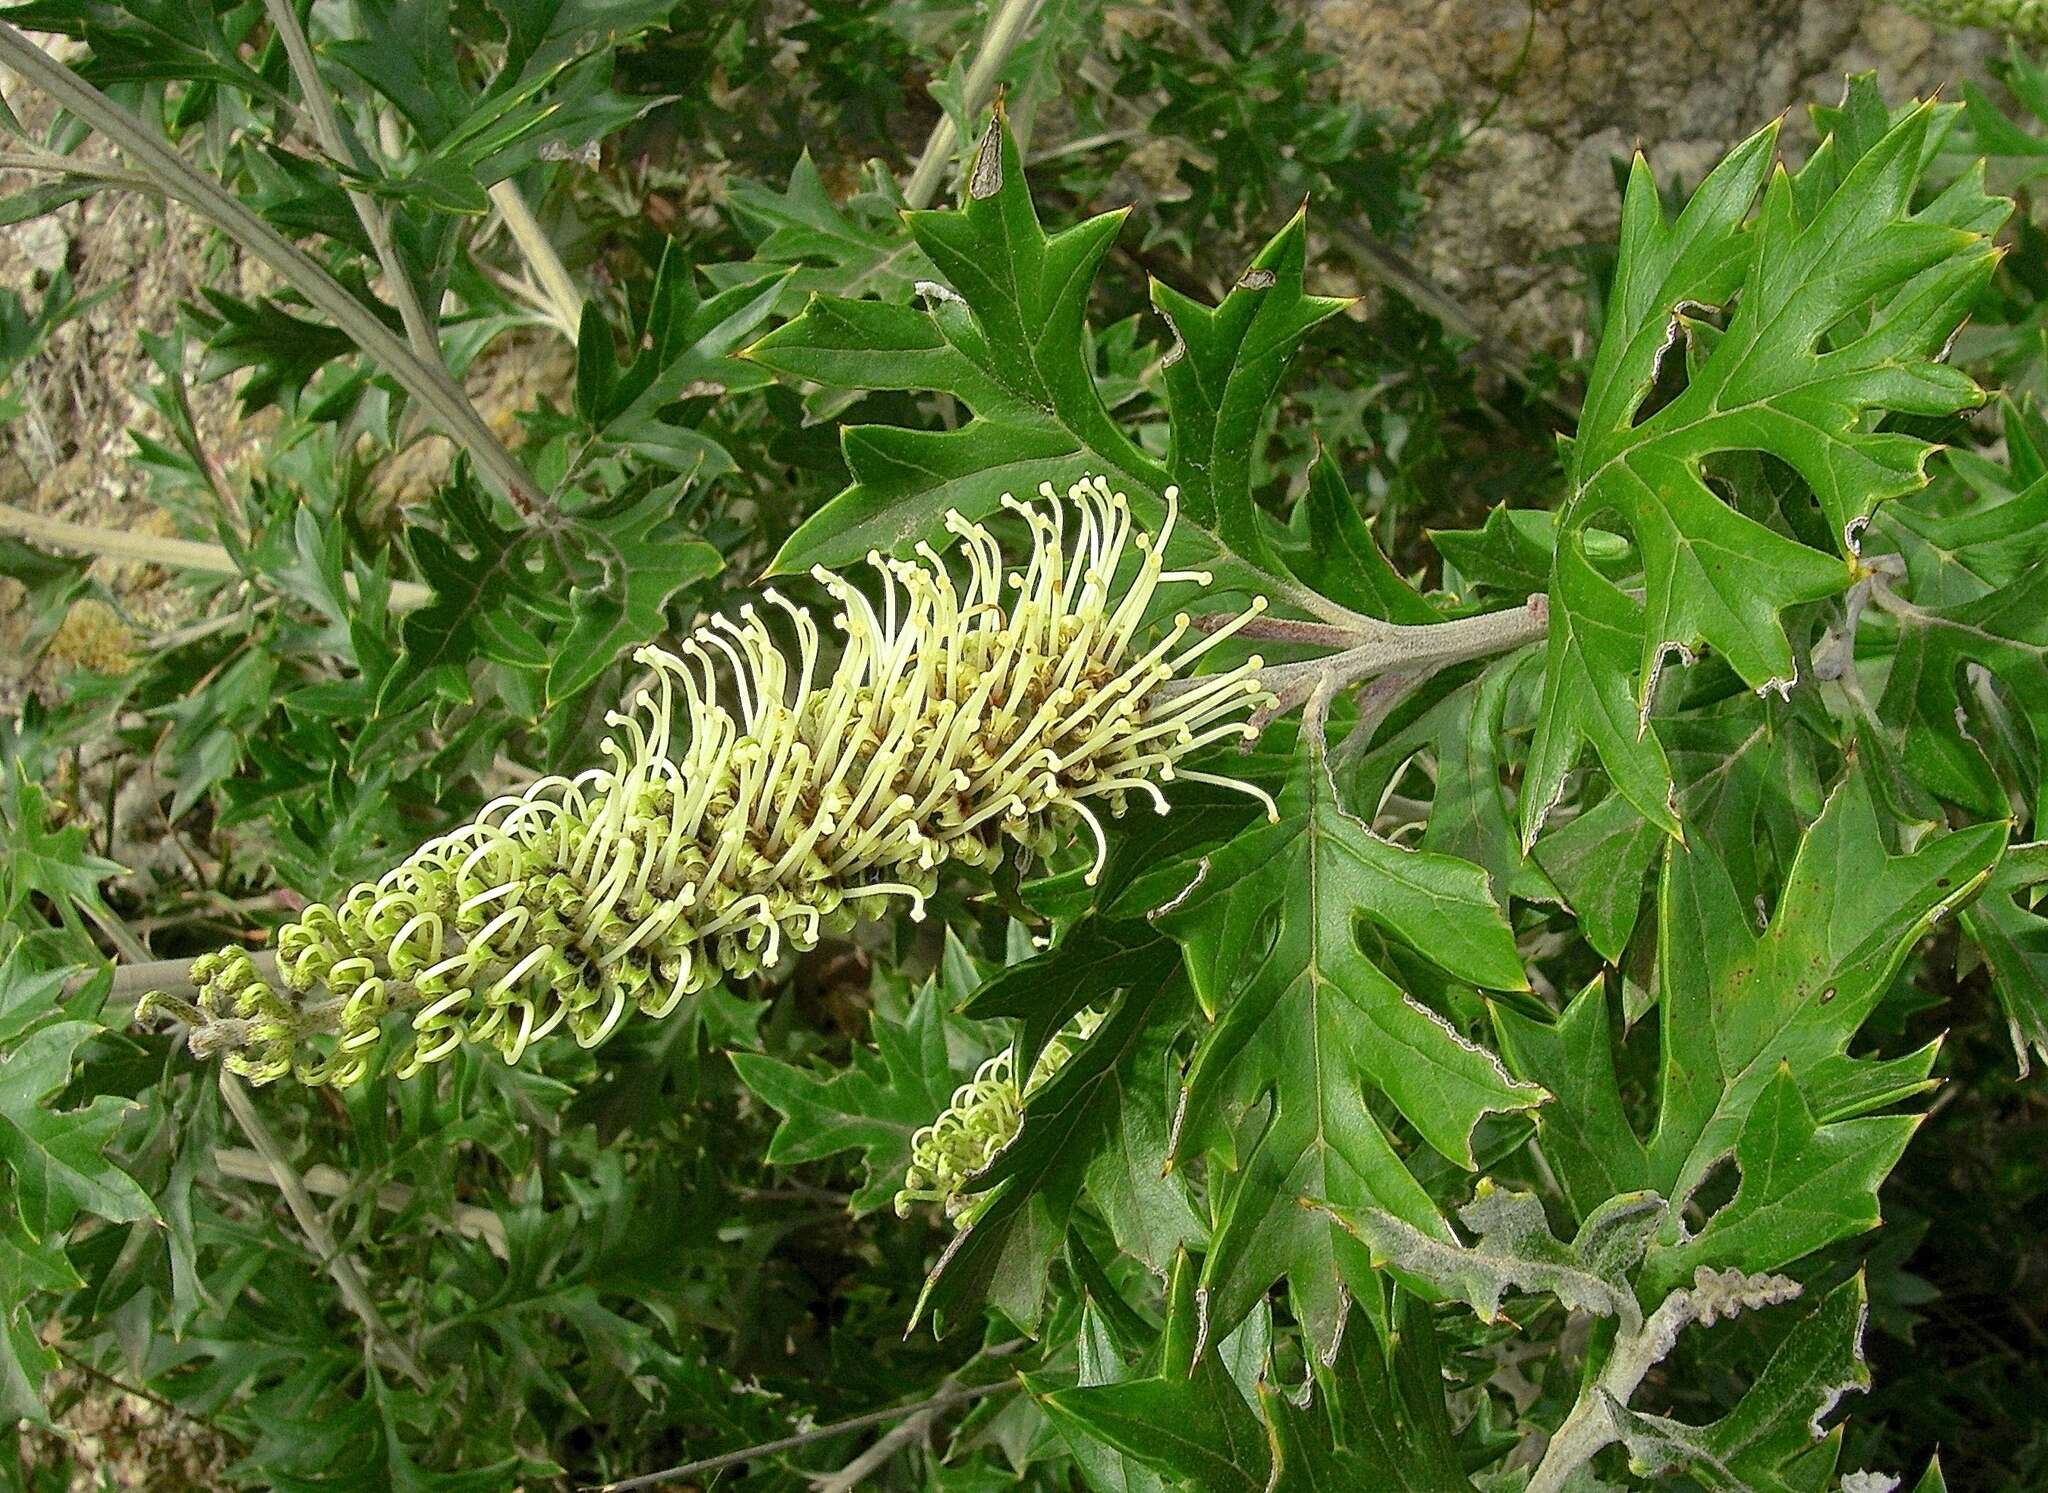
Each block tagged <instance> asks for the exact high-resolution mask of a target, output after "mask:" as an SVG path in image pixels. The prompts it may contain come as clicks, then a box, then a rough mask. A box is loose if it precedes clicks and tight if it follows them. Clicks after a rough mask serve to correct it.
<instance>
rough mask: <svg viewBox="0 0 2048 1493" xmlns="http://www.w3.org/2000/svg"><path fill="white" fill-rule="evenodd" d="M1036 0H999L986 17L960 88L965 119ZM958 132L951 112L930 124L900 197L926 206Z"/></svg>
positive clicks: (989, 87) (981, 99) (983, 98)
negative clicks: (983, 31)
mask: <svg viewBox="0 0 2048 1493" xmlns="http://www.w3.org/2000/svg"><path fill="white" fill-rule="evenodd" d="M1038 6H1039V0H1002V3H1001V4H999V5H998V6H997V7H996V8H995V12H994V14H992V15H991V16H990V17H989V20H988V30H987V31H986V32H985V33H983V35H982V38H981V50H980V51H979V52H977V53H975V56H974V65H973V66H972V67H970V68H968V70H967V82H966V84H965V85H964V86H963V87H962V88H961V90H960V108H961V112H962V113H964V114H965V115H966V116H967V117H968V118H969V119H972V118H973V117H974V116H975V115H976V114H977V113H979V112H980V110H981V107H982V105H983V104H985V103H987V102H988V99H989V95H990V94H991V93H993V92H994V91H995V83H996V74H998V73H1000V72H1001V71H1002V70H1003V65H1004V64H1005V63H1007V62H1008V61H1009V60H1010V54H1011V53H1012V52H1014V51H1016V50H1017V44H1018V43H1019V42H1021V41H1022V40H1023V39H1024V33H1025V31H1026V30H1027V29H1028V28H1029V27H1030V25H1031V20H1032V18H1033V17H1034V16H1036V15H1037V14H1038ZM959 138H960V134H959V131H958V130H956V129H955V128H954V126H953V116H952V115H951V114H946V115H943V116H942V117H941V118H940V120H939V122H938V123H937V124H935V125H933V126H932V132H931V135H930V137H929V138H928V139H926V141H925V142H924V154H923V155H921V156H919V157H918V158H917V165H916V167H915V168H914V169H913V170H912V171H911V173H910V184H909V185H908V186H906V187H905V188H904V189H903V200H904V201H905V202H907V203H908V204H910V206H911V207H913V208H923V207H930V206H931V203H932V198H934V197H936V196H937V195H938V193H939V186H940V183H941V182H942V181H944V179H945V175H946V167H947V166H948V165H950V164H951V163H952V159H953V147H954V145H955V143H956V142H957V141H958V140H959Z"/></svg>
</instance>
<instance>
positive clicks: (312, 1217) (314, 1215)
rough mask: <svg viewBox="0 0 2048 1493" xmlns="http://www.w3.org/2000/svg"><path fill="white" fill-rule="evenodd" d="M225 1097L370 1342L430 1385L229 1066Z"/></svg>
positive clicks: (222, 1090)
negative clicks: (393, 1332)
mask: <svg viewBox="0 0 2048 1493" xmlns="http://www.w3.org/2000/svg"><path fill="white" fill-rule="evenodd" d="M220 1096H221V1098H222V1099H223V1100H225V1101H226V1102H227V1106H228V1112H229V1113H230V1114H232V1115H233V1116H234V1117H235V1123H236V1124H238V1125H240V1126H241V1127H242V1133H243V1134H244V1135H246V1136H248V1137H249V1144H250V1145H252V1146H254V1147H255V1148H256V1154H257V1155H259V1156H261V1157H262V1158H263V1162H264V1165H266V1166H268V1167H269V1168H270V1176H271V1180H272V1181H273V1182H274V1183H276V1185H277V1190H278V1191H279V1192H281V1193H283V1194H284V1201H285V1206H286V1207H287V1208H289V1209H291V1213H292V1217H293V1218H295V1219H297V1220H298V1224H299V1228H300V1230H301V1231H302V1232H303V1233H304V1234H305V1236H306V1241H307V1243H309V1244H311V1245H312V1246H313V1253H314V1254H316V1255H318V1256H319V1257H320V1260H321V1262H322V1263H323V1264H325V1265H326V1267H327V1273H328V1274H329V1275H332V1276H333V1277H334V1284H335V1285H336V1286H337V1287H339V1288H340V1291H341V1299H342V1300H343V1301H344V1302H345V1303H346V1304H347V1305H348V1309H349V1310H350V1311H352V1312H354V1313H355V1314H356V1316H357V1317H359V1318H360V1319H361V1320H362V1324H363V1330H364V1331H365V1332H366V1333H367V1334H368V1336H369V1340H370V1343H371V1345H372V1346H373V1347H376V1348H381V1349H382V1350H383V1351H384V1353H385V1356H386V1357H388V1358H389V1359H390V1361H391V1363H392V1365H393V1367H395V1368H396V1369H397V1370H398V1371H399V1372H400V1373H401V1374H403V1375H405V1377H406V1378H408V1379H410V1380H412V1382H413V1383H414V1384H416V1385H418V1386H419V1387H420V1388H421V1389H426V1388H427V1387H428V1382H429V1381H428V1379H427V1376H426V1373H425V1371H424V1370H422V1369H421V1368H420V1366H419V1361H418V1360H417V1359H415V1358H414V1357H413V1356H412V1353H411V1351H410V1350H409V1349H408V1348H407V1347H406V1346H405V1344H403V1343H401V1342H400V1341H399V1340H398V1339H397V1337H396V1336H394V1335H393V1334H392V1331H391V1328H390V1325H389V1324H388V1323H386V1322H385V1320H384V1314H383V1313H382V1312H380V1311H378V1310H377V1303H376V1302H375V1301H373V1300H372V1299H371V1297H370V1288H369V1286H368V1285H366V1284H365V1283H364V1281H363V1276H362V1272H361V1271H359V1270H357V1269H356V1262H355V1261H354V1260H353V1259H352V1258H350V1257H349V1256H348V1255H346V1254H344V1253H342V1249H341V1245H340V1244H339V1243H338V1242H337V1241H336V1239H335V1237H334V1232H333V1230H331V1229H329V1228H328V1227H327V1220H326V1218H325V1217H324V1216H323V1215H322V1214H321V1212H320V1210H319V1208H318V1207H316V1206H315V1205H314V1202H313V1195H312V1194H311V1193H310V1192H308V1191H307V1190H306V1184H305V1182H304V1181H303V1180H302V1179H301V1178H300V1176H299V1174H298V1172H297V1171H296V1170H295V1169H294V1168H293V1166H292V1164H291V1161H290V1160H289V1159H288V1158H287V1157H286V1156H285V1154H284V1147H283V1146H282V1145H280V1144H279V1143H278V1139H277V1136H276V1135H275V1134H274V1133H273V1132H272V1131H271V1128H270V1125H269V1124H268V1122H266V1121H265V1120H264V1118H263V1115H262V1113H261V1112H260V1111H258V1109H257V1108H256V1106H255V1105H254V1104H252V1103H251V1102H250V1100H249V1091H248V1090H247V1089H245V1088H243V1087H242V1081H241V1080H240V1079H238V1078H236V1077H235V1076H234V1074H232V1073H229V1072H227V1071H226V1070H222V1072H221V1075H220Z"/></svg>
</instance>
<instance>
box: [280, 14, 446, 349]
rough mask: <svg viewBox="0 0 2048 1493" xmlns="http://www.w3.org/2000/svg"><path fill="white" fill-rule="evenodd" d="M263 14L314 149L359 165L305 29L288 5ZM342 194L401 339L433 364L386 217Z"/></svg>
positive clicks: (430, 335) (351, 192) (368, 202)
mask: <svg viewBox="0 0 2048 1493" xmlns="http://www.w3.org/2000/svg"><path fill="white" fill-rule="evenodd" d="M263 9H264V11H265V13H267V14H268V15H269V17H270V24H271V25H273V26H275V27H276V28H277V35H278V39H279V40H281V41H282V42H283V43H284V52H285V57H286V58H287V59H288V60H289V61H290V63H291V67H292V74H293V76H295V77H296V78H297V79H298V80H299V92H300V93H302V94H303V95H305V99H306V112H307V113H308V114H310V115H312V117H313V133H314V134H316V135H317V136H319V138H320V148H321V149H322V150H324V151H326V152H327V154H328V157H329V158H330V159H331V160H332V161H333V162H334V163H335V164H336V165H337V166H341V167H344V168H346V167H348V166H350V165H352V164H353V165H360V164H361V163H360V162H351V161H350V159H349V149H348V141H347V140H346V139H345V138H344V137H343V135H342V133H341V121H340V120H339V119H338V118H336V117H335V113H334V101H333V100H332V99H330V98H329V97H328V96H327V86H326V84H325V83H324V82H323V81H322V80H321V77H320V66H319V64H318V63H317V62H316V61H314V58H313V44H312V43H311V42H310V41H308V40H307V39H306V32H305V28H304V27H302V26H300V25H299V13H298V10H297V8H296V7H295V6H293V4H292V0H263ZM345 190H346V191H347V192H348V200H349V206H351V207H353V208H354V209H355V210H356V217H357V219H358V220H360V221H361V223H362V225H363V231H364V232H365V233H367V234H368V235H369V236H370V247H371V248H373V249H375V250H376V252H377V263H378V264H379V265H380V266H381V267H382V268H383V270H384V283H385V284H386V285H388V286H390V288H391V298H392V300H394V301H396V302H397V303H398V319H399V320H400V321H402V322H403V323H404V324H405V335H406V340H407V341H409V342H410V343H411V344H412V350H413V351H414V352H415V353H417V354H419V356H420V358H421V360H422V361H423V362H428V363H434V364H439V363H440V362H441V338H440V333H439V332H438V331H437V330H436V329H435V326H434V324H433V322H431V321H429V320H428V319H427V312H426V308H425V307H424V306H422V305H420V298H419V294H418V292H417V291H415V290H414V289H413V283H412V277H411V276H409V275H407V274H406V272H405V267H404V265H403V264H401V263H400V262H399V258H398V246H397V245H396V244H394V243H393V242H392V241H391V219H390V217H389V216H388V215H387V214H386V213H385V211H384V208H383V206H382V204H380V203H379V202H378V201H377V199H376V198H374V197H372V196H371V195H370V194H369V193H368V192H361V191H357V190H356V189H355V188H353V187H349V188H346V189H345Z"/></svg>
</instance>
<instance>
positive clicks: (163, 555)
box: [0, 22, 434, 612]
mask: <svg viewBox="0 0 2048 1493" xmlns="http://www.w3.org/2000/svg"><path fill="white" fill-rule="evenodd" d="M0 24H5V23H4V22H0ZM0 534H12V535H14V536H15V537H16V538H18V539H27V540H31V541H33V542H35V543H37V544H51V545H55V546H57V547H58V548H59V549H67V550H83V551H84V552H85V553H87V554H89V555H105V556H106V557H107V558H108V559H110V560H130V561H134V562H136V563H138V564H143V565H161V566H162V567H163V568H164V569H166V570H184V571H192V572H196V573H197V574H200V575H224V576H233V577H235V578H236V579H240V578H241V577H242V575H243V570H242V567H241V566H240V565H239V564H237V563H236V561H235V557H234V556H233V555H231V554H229V553H228V552H227V551H226V550H224V549H222V548H221V547H220V546H219V545H217V544H202V543H200V542H199V541H198V540H196V539H167V538H164V537H162V536H160V535H156V534H138V533H135V532H134V531H132V530H128V529H105V528H101V527H99V526H98V525H96V524H77V523H73V522H71V521H70V520H69V519H62V518H51V517H50V516H48V515H47V514H42V513H30V512H29V511H28V510H27V509H25V508H16V507H15V506H13V505H12V504H11V503H0ZM344 582H345V584H346V585H347V587H348V590H349V594H350V595H351V596H353V595H355V594H356V590H357V588H356V579H355V577H354V576H352V575H351V576H347V577H344ZM433 599H434V593H433V590H432V589H431V588H430V587H427V586H422V585H421V584H419V582H417V581H393V582H392V583H391V610H393V611H394V612H405V611H411V610H413V609H414V608H416V607H423V606H425V605H426V604H427V603H428V602H430V601H432V600H433Z"/></svg>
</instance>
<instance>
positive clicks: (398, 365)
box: [0, 21, 540, 513]
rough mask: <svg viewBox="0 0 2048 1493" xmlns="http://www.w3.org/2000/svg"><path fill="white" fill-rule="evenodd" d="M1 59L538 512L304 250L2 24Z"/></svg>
mask: <svg viewBox="0 0 2048 1493" xmlns="http://www.w3.org/2000/svg"><path fill="white" fill-rule="evenodd" d="M0 62H5V63H6V64H7V65H8V66H9V67H11V68H13V69H14V70H15V71H16V72H17V73H19V74H21V76H22V77H24V78H26V79H27V80H28V81H29V82H31V83H33V84H34V85H36V86H37V87H38V88H40V89H42V90H43V91H44V92H45V93H47V94H49V95H50V97H51V98H52V99H54V100H56V102H57V103H59V104H61V105H62V106H63V107H64V108H66V109H68V110H70V111H71V113H73V114H75V115H77V116H78V118H80V119H82V120H84V121H85V122H86V123H87V124H89V125H91V126H92V127H93V128H94V129H96V130H98V131H99V132H100V133H101V134H102V135H105V136H106V137H107V138H108V139H109V140H110V141H112V142H113V143H114V145H115V146H117V147H118V148H119V149H120V151H121V153H122V154H123V155H124V156H126V157H127V158H128V162H129V164H130V165H131V166H134V167H136V168H137V169H139V170H141V171H142V172H143V173H144V174H145V175H147V176H149V177H150V178H151V179H152V180H154V181H155V182H156V184H157V186H158V187H159V188H160V189H161V190H162V192H163V193H164V195H165V196H167V197H171V198H175V199H176V200H177V201H179V202H182V203H184V204H185V206H187V207H189V208H191V209H192V210H193V211H194V212H196V213H198V214H199V215H200V216H202V217H204V218H205V219H207V221H209V222H210V223H212V224H213V225H214V226H215V227H217V228H219V229H220V230H221V232H223V233H225V234H226V235H227V236H228V237H229V238H231V239H233V240H234V241H235V242H236V243H238V244H240V245H241V246H242V247H243V248H244V249H246V250H248V251H249V252H250V253H251V254H254V255H256V256H257V257H258V258H259V259H262V260H263V261H264V262H265V263H267V264H269V265H270V266H271V268H273V269H275V270H276V271H277V272H278V274H279V275H280V276H281V277H282V278H283V279H284V281H285V283H286V284H288V285H290V286H291V287H292V289H294V290H296V291H297V292H298V293H299V294H300V295H302V296H304V297H305V298H306V299H307V301H309V302H310V303H311V304H312V305H313V306H314V307H315V308H316V309H318V310H319V311H321V312H322V313H324V314H325V315H326V316H328V317H329V318H330V319H331V320H332V321H333V322H334V324H335V325H336V326H337V327H339V328H341V330H343V331H344V332H346V333H347V334H348V335H349V337H350V338H351V339H353V340H354V342H355V344H356V345H357V346H358V347H360V348H361V349H362V350H363V351H364V352H366V353H368V354H369V355H370V356H371V357H372V358H374V359H375V360H376V361H377V362H378V363H379V364H381V365H382V366H383V368H384V369H385V371H386V372H388V373H389V374H390V375H391V376H392V377H393V378H395V379H397V380H398V382H399V383H400V384H402V385H403V386H404V387H405V389H406V390H407V392H409V393H410V394H411V395H412V396H413V397H414V398H415V399H417V400H419V402H420V403H421V405H423V406H424V407H425V408H426V409H427V410H429V411H430V412H431V413H432V414H433V415H434V417H435V418H436V419H437V420H438V421H439V422H440V423H441V425H442V427H443V428H444V429H445V430H446V431H447V432H448V434H449V435H450V436H451V437H452V438H453V439H454V441H455V443H456V444H457V445H458V446H460V447H462V449H463V450H465V451H467V452H468V453H469V455H470V458H471V459H472V460H473V461H475V462H476V464H477V468H478V470H479V471H481V472H482V473H483V475H484V478H485V480H486V481H487V482H488V483H490V485H491V486H493V487H495V488H496V489H498V491H500V492H501V493H503V494H504V495H505V496H506V497H507V498H509V499H510V500H511V502H512V504H513V506H514V507H516V508H518V509H519V510H520V511H521V512H522V513H531V512H533V511H534V510H535V509H536V508H537V507H538V506H539V503H540V488H539V484H537V483H536V482H535V481H534V480H533V478H532V477H531V476H530V475H529V474H528V473H527V471H526V469H525V468H524V467H523V466H521V465H520V463H519V459H518V458H517V457H515V456H514V455H513V454H512V453H511V451H509V450H508V449H506V447H505V444H504V443H503V442H502V441H500V440H499V439H498V437H497V436H496V434H494V433H493V432H492V430H491V428H490V426H489V425H488V424H486V423H485V422H484V418H483V416H481V415H480V414H478V413H477V411H476V407H475V406H474V405H472V404H471V403H470V402H469V396H468V395H467V394H465V393H463V391H462V388H461V386H460V385H458V384H457V383H456V382H455V381H454V379H453V378H451V377H450V376H449V374H448V371H447V369H445V368H442V367H440V366H438V365H436V364H432V363H428V362H427V361H426V360H425V359H423V358H421V357H420V356H419V354H417V353H416V352H414V351H413V350H412V348H410V347H408V346H407V345H406V343H405V340H404V339H403V338H401V337H398V336H396V335H394V334H393V333H392V331H391V329H390V328H389V327H387V326H385V325H384V323H383V322H382V321H381V320H379V319H378V317H377V315H376V314H375V313H374V312H372V311H371V310H370V309H369V308H368V307H366V306H364V305H362V304H361V303H360V302H358V301H357V300H356V298H355V297H354V296H352V295H350V294H349V293H348V291H347V290H346V289H344V288H343V287H342V285H341V284H340V282H339V281H337V280H335V279H334V277H333V276H331V275H329V274H328V273H327V271H325V270H324V269H322V268H321V267H320V266H319V264H318V263H316V262H315V261H314V260H313V258H312V257H311V256H310V255H308V254H307V253H306V252H305V251H304V250H302V249H300V248H299V247H298V246H297V245H296V244H294V243H292V242H291V241H290V240H288V239H286V238H285V237H284V236H283V235H282V234H280V233H278V232H277V230H276V229H274V228H272V227H271V226H270V225H269V224H268V223H266V222H264V221H263V219H261V218H259V217H258V216H257V215H256V214H255V213H253V212H251V211H250V210H249V209H248V208H247V207H245V206H244V205H243V204H242V203H241V202H240V201H239V200H238V199H237V198H236V197H235V196H234V195H233V194H232V193H230V192H229V191H228V190H227V189H226V188H224V187H223V186H221V184H220V183H219V182H217V181H214V180H213V179H212V178H210V177H208V176H207V175H205V174H204V173H203V172H200V171H196V170H194V169H193V168H192V167H191V165H189V164H188V163H187V162H186V161H185V159H184V157H182V156H180V155H179V154H178V153H177V152H176V151H175V150H173V149H171V147H170V146H169V144H167V143H166V142H165V141H164V140H162V139H161V138H159V137H158V136H157V134H156V133H155V132H154V131H153V130H151V129H150V128H149V127H148V126H147V125H145V124H144V123H143V122H142V121H141V120H139V119H137V118H136V117H135V116H134V115H132V114H130V113H129V112H128V111H127V110H125V109H123V108H122V107H121V106H120V105H118V104H116V103H115V102H114V101H113V100H112V99H110V98H108V97H107V96H106V95H105V94H103V93H101V92H100V91H99V90H98V89H97V88H94V87H93V86H92V85H91V84H90V83H88V82H86V81H85V80H84V79H83V78H81V77H79V76H78V75H77V74H76V73H74V72H72V71H71V69H70V68H68V67H66V66H64V65H63V64H62V63H60V62H58V61H56V60H55V59H54V58H52V57H51V56H50V55H49V54H48V53H46V52H44V51H43V49H42V48H41V47H38V46H37V45H36V44H35V43H34V42H32V41H30V40H29V39H28V38H27V37H26V36H24V35H23V34H22V33H21V31H20V30H19V29H17V28H16V27H14V26H12V25H10V24H8V23H7V22H5V21H0Z"/></svg>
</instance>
